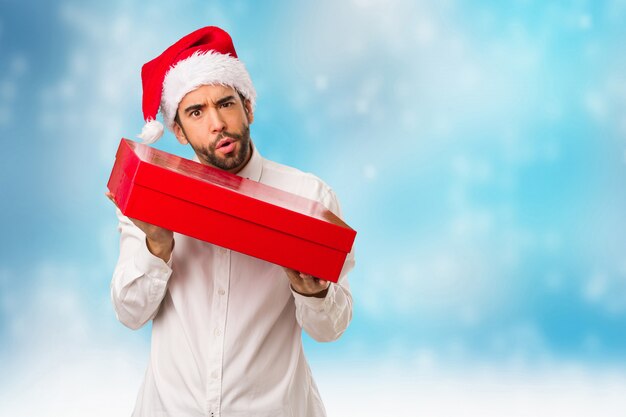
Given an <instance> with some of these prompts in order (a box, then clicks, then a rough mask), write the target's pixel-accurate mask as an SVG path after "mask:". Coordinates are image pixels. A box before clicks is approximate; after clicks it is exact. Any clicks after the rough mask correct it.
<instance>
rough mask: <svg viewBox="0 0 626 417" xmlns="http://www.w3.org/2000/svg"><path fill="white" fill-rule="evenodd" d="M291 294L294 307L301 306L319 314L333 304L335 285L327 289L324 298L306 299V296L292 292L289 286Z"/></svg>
mask: <svg viewBox="0 0 626 417" xmlns="http://www.w3.org/2000/svg"><path fill="white" fill-rule="evenodd" d="M289 288H290V289H291V292H292V294H293V298H294V299H295V300H296V305H303V306H305V307H307V308H308V309H310V310H313V311H315V312H318V313H321V312H323V311H327V310H328V308H329V307H330V306H331V305H332V304H333V301H334V299H335V292H336V289H335V285H334V284H333V283H331V284H330V286H329V287H328V292H327V293H326V297H324V298H317V297H307V296H306V295H302V294H300V293H297V292H295V291H294V289H293V288H291V286H289Z"/></svg>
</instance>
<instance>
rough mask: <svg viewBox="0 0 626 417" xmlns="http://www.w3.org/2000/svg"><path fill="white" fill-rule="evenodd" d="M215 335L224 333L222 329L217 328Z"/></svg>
mask: <svg viewBox="0 0 626 417" xmlns="http://www.w3.org/2000/svg"><path fill="white" fill-rule="evenodd" d="M214 333H215V336H219V335H221V334H222V331H221V330H220V329H215V332H214Z"/></svg>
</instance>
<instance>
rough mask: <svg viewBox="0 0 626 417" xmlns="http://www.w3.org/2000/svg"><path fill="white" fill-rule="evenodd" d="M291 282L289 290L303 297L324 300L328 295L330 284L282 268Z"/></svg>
mask: <svg viewBox="0 0 626 417" xmlns="http://www.w3.org/2000/svg"><path fill="white" fill-rule="evenodd" d="M284 269H285V272H286V273H287V277H288V278H289V282H291V288H293V290H294V291H295V292H297V293H298V294H301V295H304V296H305V297H317V298H324V297H326V294H327V293H328V287H330V282H328V281H325V280H323V279H319V278H315V277H314V276H312V275H308V274H304V273H302V272H298V271H296V270H294V269H289V268H284Z"/></svg>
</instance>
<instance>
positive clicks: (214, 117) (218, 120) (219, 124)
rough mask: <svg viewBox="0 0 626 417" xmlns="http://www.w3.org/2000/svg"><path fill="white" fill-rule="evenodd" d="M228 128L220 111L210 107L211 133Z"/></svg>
mask: <svg viewBox="0 0 626 417" xmlns="http://www.w3.org/2000/svg"><path fill="white" fill-rule="evenodd" d="M225 129H226V123H225V122H224V119H223V118H222V115H221V114H220V112H219V111H218V110H217V109H215V108H211V109H209V130H210V131H211V133H220V132H222V131H223V130H225Z"/></svg>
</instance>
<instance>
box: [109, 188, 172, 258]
mask: <svg viewBox="0 0 626 417" xmlns="http://www.w3.org/2000/svg"><path fill="white" fill-rule="evenodd" d="M105 195H106V196H107V197H108V199H109V200H111V201H112V202H113V204H115V206H116V207H117V203H116V202H115V198H114V196H113V193H111V192H108V191H107V192H106V193H105ZM129 219H130V221H132V222H133V223H134V224H135V226H137V227H138V228H140V229H141V231H143V232H144V233H145V234H146V245H147V246H148V250H149V251H150V253H152V254H153V255H154V256H157V257H159V258H161V259H163V261H165V262H167V261H169V259H170V257H171V256H172V250H173V249H174V233H173V232H172V231H171V230H167V229H164V228H162V227H159V226H155V225H153V224H150V223H146V222H144V221H141V220H137V219H132V218H130V217H129Z"/></svg>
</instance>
